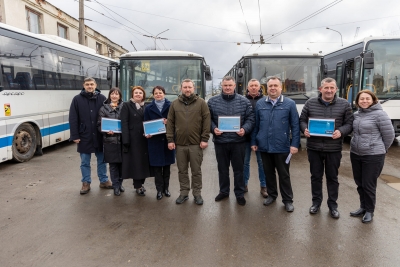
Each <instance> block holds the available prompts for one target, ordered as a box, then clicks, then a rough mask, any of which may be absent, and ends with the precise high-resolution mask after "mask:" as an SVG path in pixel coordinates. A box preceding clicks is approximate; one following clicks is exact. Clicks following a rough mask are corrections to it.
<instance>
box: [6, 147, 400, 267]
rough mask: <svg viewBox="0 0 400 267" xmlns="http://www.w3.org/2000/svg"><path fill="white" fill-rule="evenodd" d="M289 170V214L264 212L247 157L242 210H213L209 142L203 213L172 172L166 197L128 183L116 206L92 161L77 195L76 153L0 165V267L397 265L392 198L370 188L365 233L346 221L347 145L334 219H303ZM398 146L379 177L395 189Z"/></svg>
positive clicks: (305, 171) (303, 200)
mask: <svg viewBox="0 0 400 267" xmlns="http://www.w3.org/2000/svg"><path fill="white" fill-rule="evenodd" d="M304 148H305V140H304V139H302V149H300V152H299V153H298V154H296V155H295V156H293V158H292V161H291V166H290V170H291V180H292V186H293V191H294V203H293V204H294V207H295V210H294V212H293V213H288V212H286V211H285V209H284V206H283V204H282V202H281V198H280V196H279V197H278V199H277V201H276V202H275V203H274V204H272V205H271V206H268V207H265V206H263V204H262V203H263V198H262V196H261V194H260V186H259V182H258V174H257V166H256V161H255V155H254V154H253V155H252V162H251V178H250V182H249V192H248V193H246V195H245V197H246V200H247V204H246V205H245V206H239V205H238V204H237V203H236V199H235V197H234V194H233V181H232V180H231V191H232V192H231V195H230V197H229V198H228V199H225V200H223V201H221V202H215V201H214V198H215V196H216V195H217V194H218V190H219V187H218V173H217V164H216V160H215V152H214V147H213V145H212V142H211V141H210V142H209V147H208V148H207V149H206V150H205V153H204V162H203V168H202V169H203V190H202V196H203V198H204V205H202V206H198V205H196V204H195V203H194V201H193V196H192V195H190V197H189V200H188V201H186V202H185V203H183V204H181V205H177V204H175V199H176V198H177V197H178V195H179V182H178V177H177V168H176V165H172V167H171V185H170V191H171V193H172V197H170V198H167V197H164V198H163V199H161V200H157V199H156V190H155V186H154V179H153V178H149V179H147V180H146V183H145V187H146V189H147V192H146V196H145V197H140V196H138V195H137V194H136V193H135V192H134V189H133V186H132V184H131V180H128V181H125V183H124V186H125V189H126V191H125V192H124V193H122V194H121V196H119V197H117V196H114V195H113V191H112V190H106V189H100V188H99V186H98V185H99V181H98V179H97V177H96V175H95V160H94V159H92V164H93V165H92V166H94V168H92V189H91V191H90V193H89V194H87V195H80V194H79V190H80V188H81V183H80V169H79V164H80V163H79V161H80V159H79V155H78V153H77V152H76V147H75V145H74V144H70V143H62V144H59V145H56V146H54V147H50V148H47V149H45V150H44V153H45V154H44V155H43V156H41V157H35V158H33V159H32V160H31V161H29V162H26V163H23V164H16V163H12V162H5V163H1V164H0V203H1V205H0V214H1V216H0V229H1V242H0V243H1V245H0V246H1V250H0V266H111V265H113V266H400V249H399V247H400V223H399V219H400V192H399V191H397V190H396V189H394V188H392V187H390V186H389V185H388V184H386V183H385V182H384V181H383V180H382V179H379V180H378V189H377V205H376V211H375V217H374V220H373V222H372V223H371V224H362V223H361V218H353V217H350V216H349V212H350V211H352V210H355V209H357V208H358V207H359V201H358V194H357V191H356V185H355V183H354V181H353V179H352V170H351V164H350V159H349V157H350V155H349V144H348V143H345V144H344V151H343V157H342V163H341V167H340V170H339V182H340V191H339V200H338V204H339V208H338V210H339V212H340V213H341V217H340V219H338V220H335V219H333V218H331V217H330V216H329V213H328V212H329V210H328V208H327V206H326V196H327V193H326V188H325V186H326V183H325V181H324V197H325V199H324V204H323V205H322V207H321V211H320V213H318V214H316V215H310V214H309V212H308V209H309V207H310V205H311V186H310V174H309V164H308V160H307V153H306V151H305V150H304ZM399 155H400V146H399V144H397V143H396V144H394V145H392V147H391V148H390V150H389V153H388V155H387V158H386V162H385V166H384V169H383V174H385V175H386V176H387V177H389V176H390V177H391V178H392V180H391V181H392V182H393V181H394V182H397V179H398V181H399V182H400V159H399Z"/></svg>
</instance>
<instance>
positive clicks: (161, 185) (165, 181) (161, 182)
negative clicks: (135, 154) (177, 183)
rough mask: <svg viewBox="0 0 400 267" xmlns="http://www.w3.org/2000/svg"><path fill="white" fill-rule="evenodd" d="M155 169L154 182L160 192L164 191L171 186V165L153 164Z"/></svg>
mask: <svg viewBox="0 0 400 267" xmlns="http://www.w3.org/2000/svg"><path fill="white" fill-rule="evenodd" d="M152 168H153V170H154V174H155V177H154V182H155V184H156V189H157V191H158V192H163V191H164V190H167V189H168V187H169V177H170V174H171V165H166V166H153V167H152Z"/></svg>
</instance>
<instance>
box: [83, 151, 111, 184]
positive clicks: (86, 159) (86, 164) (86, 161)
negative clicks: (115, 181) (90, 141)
mask: <svg viewBox="0 0 400 267" xmlns="http://www.w3.org/2000/svg"><path fill="white" fill-rule="evenodd" d="M94 154H95V155H96V158H97V176H99V180H100V183H105V182H107V181H108V176H107V163H105V162H104V154H103V152H95V153H94ZM91 156H92V154H86V153H81V173H82V183H84V182H87V183H89V184H90V183H91V182H92V179H91V178H90V173H91V169H90V158H91Z"/></svg>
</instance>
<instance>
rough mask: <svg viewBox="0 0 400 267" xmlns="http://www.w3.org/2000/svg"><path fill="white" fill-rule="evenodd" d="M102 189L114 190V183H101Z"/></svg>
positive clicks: (108, 181)
mask: <svg viewBox="0 0 400 267" xmlns="http://www.w3.org/2000/svg"><path fill="white" fill-rule="evenodd" d="M99 186H100V188H104V189H113V187H112V183H111V181H110V180H107V182H105V183H100V185H99Z"/></svg>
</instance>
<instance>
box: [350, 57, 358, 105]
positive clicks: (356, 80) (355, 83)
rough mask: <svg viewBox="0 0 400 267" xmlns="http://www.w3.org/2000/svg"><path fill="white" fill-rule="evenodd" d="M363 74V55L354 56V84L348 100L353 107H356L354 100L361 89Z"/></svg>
mask: <svg viewBox="0 0 400 267" xmlns="http://www.w3.org/2000/svg"><path fill="white" fill-rule="evenodd" d="M360 76H361V57H360V56H358V57H356V58H354V72H353V85H352V86H351V91H349V96H348V98H347V100H348V101H349V103H350V104H351V106H352V108H353V109H355V104H354V100H355V99H356V95H357V93H358V92H359V91H360V80H361V79H360V78H361V77H360Z"/></svg>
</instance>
